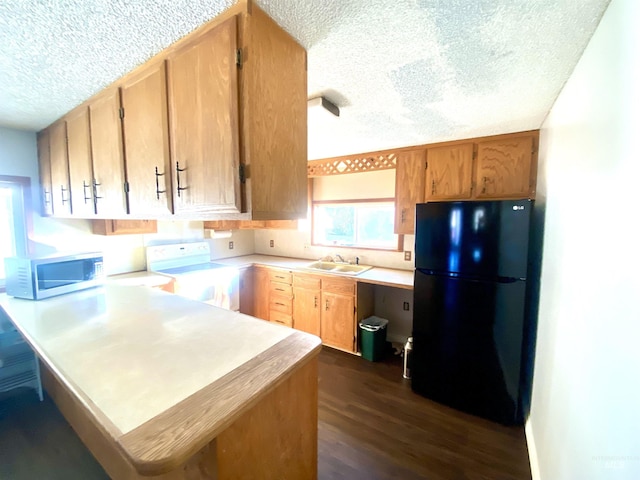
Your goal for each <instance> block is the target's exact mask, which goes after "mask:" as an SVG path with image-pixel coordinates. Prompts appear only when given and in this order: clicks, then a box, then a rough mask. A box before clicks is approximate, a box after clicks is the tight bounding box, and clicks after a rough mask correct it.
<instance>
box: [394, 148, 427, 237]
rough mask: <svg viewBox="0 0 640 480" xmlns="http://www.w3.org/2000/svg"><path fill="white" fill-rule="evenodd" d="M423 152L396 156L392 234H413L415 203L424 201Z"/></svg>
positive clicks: (403, 153)
mask: <svg viewBox="0 0 640 480" xmlns="http://www.w3.org/2000/svg"><path fill="white" fill-rule="evenodd" d="M425 152H426V151H425V150H412V151H408V152H402V153H400V154H398V159H397V163H396V217H395V227H394V232H395V233H397V234H413V233H414V231H415V215H416V203H422V202H423V201H424V171H425V166H426V165H425V156H426V155H425Z"/></svg>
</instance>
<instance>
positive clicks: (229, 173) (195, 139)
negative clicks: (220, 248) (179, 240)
mask: <svg viewBox="0 0 640 480" xmlns="http://www.w3.org/2000/svg"><path fill="white" fill-rule="evenodd" d="M236 43H237V40H236V17H233V18H231V19H229V20H227V21H226V22H224V23H222V24H221V25H220V26H218V27H216V28H214V29H212V30H211V31H209V32H207V33H205V34H203V35H201V36H199V37H198V38H196V39H195V40H194V41H193V42H191V43H189V44H188V45H186V46H185V47H183V48H182V49H180V50H178V51H177V52H176V53H174V54H172V55H171V56H169V57H168V58H167V82H168V98H169V124H170V126H171V127H170V128H171V135H170V141H171V160H172V162H173V165H172V175H173V188H174V208H175V212H176V213H211V212H214V213H226V212H229V213H239V212H240V210H241V190H240V175H239V156H240V154H239V149H240V147H239V141H238V85H237V66H236V62H235V58H236Z"/></svg>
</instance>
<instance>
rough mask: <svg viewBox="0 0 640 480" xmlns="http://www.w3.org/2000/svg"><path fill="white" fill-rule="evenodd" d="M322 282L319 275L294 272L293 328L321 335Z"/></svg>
mask: <svg viewBox="0 0 640 480" xmlns="http://www.w3.org/2000/svg"><path fill="white" fill-rule="evenodd" d="M321 284H322V280H321V279H320V278H319V277H316V276H312V275H305V274H300V273H294V274H293V328H295V329H296V330H302V331H303V332H307V333H311V334H313V335H317V336H318V337H319V336H320V315H321V309H320V306H321V305H320V304H321V300H322V298H321Z"/></svg>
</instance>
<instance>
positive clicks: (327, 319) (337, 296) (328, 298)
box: [320, 276, 356, 352]
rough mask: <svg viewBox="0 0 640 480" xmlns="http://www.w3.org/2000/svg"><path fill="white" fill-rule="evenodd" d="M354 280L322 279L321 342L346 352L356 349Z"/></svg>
mask: <svg viewBox="0 0 640 480" xmlns="http://www.w3.org/2000/svg"><path fill="white" fill-rule="evenodd" d="M355 287H356V282H355V280H352V279H343V278H335V277H329V276H327V277H325V278H323V279H322V300H321V309H322V314H321V318H320V334H321V335H320V338H322V343H324V344H325V345H328V346H330V347H335V348H338V349H340V350H346V351H348V352H355V351H356V321H355V319H356V307H355Z"/></svg>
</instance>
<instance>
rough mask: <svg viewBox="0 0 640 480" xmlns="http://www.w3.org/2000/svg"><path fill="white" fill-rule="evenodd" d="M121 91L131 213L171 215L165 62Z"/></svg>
mask: <svg viewBox="0 0 640 480" xmlns="http://www.w3.org/2000/svg"><path fill="white" fill-rule="evenodd" d="M121 94H122V108H123V110H124V114H123V119H122V129H123V137H124V151H125V156H126V163H127V181H128V183H129V212H130V213H131V214H133V215H136V214H137V215H145V214H146V215H163V214H170V213H171V212H172V211H173V207H172V204H171V163H170V158H169V126H168V124H167V85H166V75H165V65H164V63H163V62H160V63H158V64H156V65H154V66H152V68H149V69H147V70H146V71H144V72H143V73H141V74H140V75H139V76H136V78H134V79H132V80H130V81H129V82H127V83H125V84H124V85H122V87H121Z"/></svg>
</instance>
